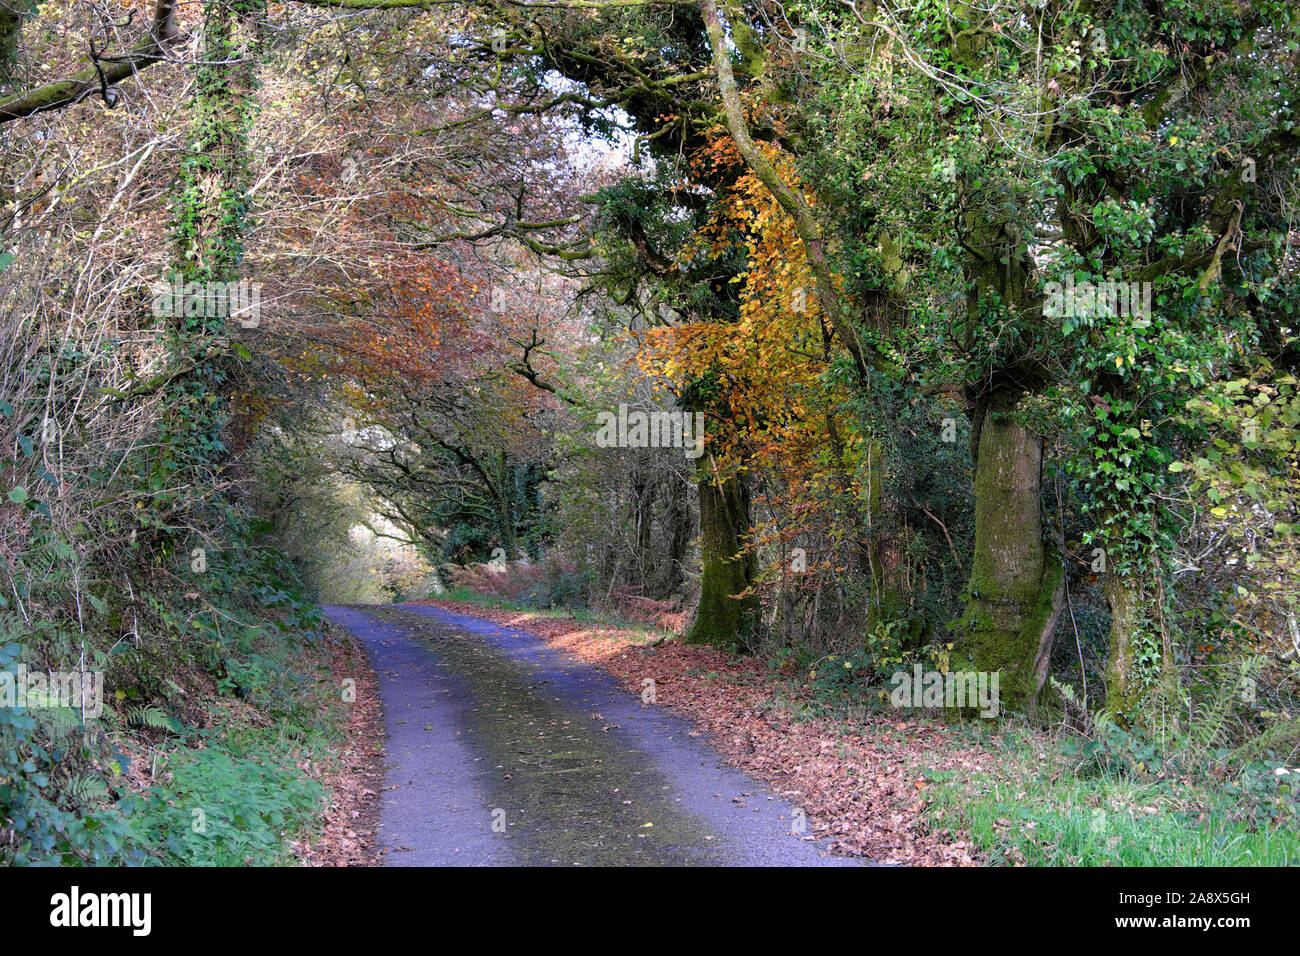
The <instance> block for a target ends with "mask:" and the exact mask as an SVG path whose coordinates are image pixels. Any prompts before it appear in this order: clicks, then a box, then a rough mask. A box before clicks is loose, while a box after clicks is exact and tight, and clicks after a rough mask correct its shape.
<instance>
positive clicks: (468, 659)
mask: <svg viewBox="0 0 1300 956" xmlns="http://www.w3.org/2000/svg"><path fill="white" fill-rule="evenodd" d="M326 610H327V613H328V615H329V617H330V619H331V620H333V621H334V622H335V623H336V624H339V625H340V626H342V627H345V628H347V629H348V630H349V631H351V632H352V633H353V634H355V635H356V636H357V637H358V638H359V639H360V640H361V641H362V643H363V644H364V646H365V648H366V652H367V654H368V655H369V657H370V661H371V664H372V665H373V667H374V669H375V672H376V673H377V674H378V677H379V687H380V694H381V696H382V698H383V706H384V719H385V725H386V730H387V735H388V736H387V754H386V764H385V783H384V793H383V800H382V806H381V811H380V830H379V833H380V841H381V844H382V846H383V848H384V850H385V851H386V857H385V859H386V862H387V864H388V865H390V866H393V865H395V866H429V865H461V866H487V865H503V864H504V865H511V864H514V865H560V866H573V865H607V866H620V865H623V866H626V865H631V866H637V865H674V864H676V865H724V866H725V865H748V866H843V865H855V864H856V863H858V862H859V861H855V860H850V859H845V858H842V857H832V856H828V855H827V854H825V853H824V852H823V850H822V848H821V847H820V846H819V845H818V844H817V843H816V842H814V841H810V840H807V839H804V838H802V837H801V835H800V834H798V833H793V832H792V830H797V829H800V826H799V820H800V815H799V813H798V812H797V810H796V808H795V807H794V806H793V805H791V804H789V803H788V802H786V801H783V800H781V799H779V798H777V797H775V796H774V795H773V794H772V793H771V792H770V791H769V790H768V789H766V788H765V787H764V786H763V785H761V784H759V783H757V782H756V781H754V780H753V779H751V778H750V777H748V776H746V775H745V774H744V773H742V772H740V771H738V770H735V769H732V768H728V767H726V766H724V764H723V761H722V758H721V757H720V756H719V755H718V754H717V753H716V752H715V751H714V750H712V749H711V748H710V747H708V746H707V745H706V744H704V743H702V742H701V741H700V740H698V739H695V738H692V737H691V736H689V734H690V727H689V725H688V724H687V723H686V722H685V721H683V720H682V719H680V718H678V717H676V716H674V715H672V714H670V713H668V712H667V711H666V710H664V709H663V708H660V707H656V706H654V705H649V706H645V705H643V704H642V702H641V700H640V699H638V698H637V697H635V696H633V695H631V694H629V693H628V692H627V691H625V690H624V689H622V688H621V687H619V686H618V684H617V683H616V681H615V680H614V679H613V678H612V677H610V676H609V675H608V674H606V673H604V672H603V671H600V670H598V669H596V668H593V667H591V666H589V665H586V664H583V663H581V662H578V661H576V660H573V659H570V658H568V657H567V656H565V655H563V654H561V653H559V652H557V651H555V650H553V649H552V648H550V647H548V646H547V645H546V644H545V643H544V642H543V641H541V640H540V639H539V638H537V637H535V636H533V635H531V634H528V633H526V632H522V631H516V630H511V629H506V628H501V627H498V626H497V625H494V624H491V623H489V622H487V621H483V620H480V619H478V618H475V617H470V616H467V615H463V614H455V613H452V612H450V611H444V610H441V609H438V608H433V607H426V606H417V605H397V606H368V607H365V608H359V607H329V608H327V609H326Z"/></svg>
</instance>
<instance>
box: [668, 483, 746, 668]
mask: <svg viewBox="0 0 1300 956" xmlns="http://www.w3.org/2000/svg"><path fill="white" fill-rule="evenodd" d="M703 460H706V461H707V460H708V459H703ZM699 492H700V559H701V574H700V603H699V607H698V609H697V610H696V613H695V623H694V625H692V627H691V629H690V631H689V632H688V633H687V635H686V641H687V642H688V643H692V644H711V645H713V646H714V647H732V646H737V645H743V644H744V642H745V640H746V638H747V637H748V635H749V633H750V631H751V630H752V628H753V625H754V623H755V621H756V619H757V616H758V597H757V595H754V594H745V593H743V592H746V591H747V590H748V589H749V588H750V586H751V585H752V584H753V583H754V579H755V576H756V574H757V571H758V564H757V558H756V556H755V554H754V552H753V549H752V548H750V546H749V542H748V540H747V539H748V533H749V490H748V489H747V488H746V487H745V483H744V481H743V479H741V477H740V476H739V475H736V474H729V475H720V474H716V473H713V472H712V469H711V468H709V467H707V466H706V467H705V468H703V469H702V476H701V479H700V482H699Z"/></svg>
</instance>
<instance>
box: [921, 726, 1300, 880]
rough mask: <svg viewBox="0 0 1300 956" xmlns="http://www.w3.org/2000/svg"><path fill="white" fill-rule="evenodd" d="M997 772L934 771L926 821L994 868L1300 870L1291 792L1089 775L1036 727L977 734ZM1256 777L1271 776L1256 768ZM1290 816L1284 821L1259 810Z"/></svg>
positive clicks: (1299, 831)
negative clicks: (1253, 795)
mask: <svg viewBox="0 0 1300 956" xmlns="http://www.w3.org/2000/svg"><path fill="white" fill-rule="evenodd" d="M976 733H977V734H978V735H979V736H983V737H985V738H987V739H985V740H984V743H985V745H986V746H990V747H991V748H992V750H993V752H994V755H995V757H996V760H995V761H994V765H995V766H996V768H997V770H996V774H992V773H985V774H975V775H958V774H956V773H954V772H952V771H948V772H946V773H934V772H930V773H926V772H925V770H924V768H923V767H918V770H919V772H921V773H922V774H924V775H925V776H926V777H927V778H928V779H929V780H930V781H931V782H932V783H933V784H935V785H936V786H934V787H933V788H932V791H931V793H932V799H931V802H930V804H929V805H928V807H927V809H926V811H925V813H926V818H927V821H928V823H929V824H930V825H931V826H932V827H934V828H936V829H940V830H949V831H953V832H954V833H965V834H967V835H968V837H967V838H968V839H969V840H970V841H971V843H972V844H973V845H974V848H975V849H976V850H978V851H979V852H981V853H982V854H983V855H985V856H986V858H987V859H988V861H989V862H990V863H992V864H995V865H997V864H1013V863H1014V864H1027V865H1030V866H1294V865H1296V864H1298V863H1300V828H1297V825H1296V820H1295V817H1294V803H1293V802H1292V801H1293V800H1294V798H1293V796H1292V795H1291V793H1292V792H1291V791H1289V790H1283V791H1282V792H1280V793H1274V794H1273V796H1272V797H1265V798H1263V799H1262V800H1257V801H1252V800H1250V799H1245V798H1242V797H1241V796H1240V793H1241V791H1240V790H1239V789H1235V788H1234V789H1229V788H1228V787H1226V786H1213V785H1209V784H1207V783H1206V782H1204V781H1199V782H1197V781H1193V780H1189V779H1186V778H1184V779H1179V780H1176V781H1175V780H1172V779H1168V778H1165V779H1161V778H1157V777H1154V776H1152V775H1149V774H1137V775H1132V774H1129V773H1123V772H1114V771H1104V772H1100V771H1092V772H1090V771H1088V770H1087V769H1086V768H1084V767H1081V766H1079V765H1078V763H1077V761H1075V760H1074V759H1073V758H1072V756H1071V755H1069V754H1067V753H1066V752H1065V749H1063V748H1062V747H1061V745H1060V742H1059V741H1057V740H1055V739H1053V738H1050V737H1047V736H1044V735H1041V734H1035V733H1033V732H1032V731H1030V730H1029V729H1028V728H1014V727H1013V728H1007V729H1004V730H1000V731H998V732H996V733H992V734H990V733H988V732H983V733H980V732H976ZM1245 773H1246V774H1247V775H1250V774H1264V776H1265V777H1267V776H1269V775H1270V774H1269V772H1268V771H1267V770H1265V769H1260V768H1258V767H1256V768H1252V769H1249V770H1247V771H1245ZM1288 806H1289V807H1290V808H1291V809H1290V810H1288V811H1286V812H1284V813H1282V814H1281V815H1280V818H1279V819H1276V820H1275V819H1272V818H1271V817H1270V816H1269V815H1268V813H1266V812H1261V811H1265V810H1267V808H1268V807H1273V808H1278V807H1282V808H1287V807H1288Z"/></svg>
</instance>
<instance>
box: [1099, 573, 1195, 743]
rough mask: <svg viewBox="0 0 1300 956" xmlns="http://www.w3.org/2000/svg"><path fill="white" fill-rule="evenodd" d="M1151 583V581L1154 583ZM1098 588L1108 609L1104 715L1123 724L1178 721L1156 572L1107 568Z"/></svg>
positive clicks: (1175, 682)
mask: <svg viewBox="0 0 1300 956" xmlns="http://www.w3.org/2000/svg"><path fill="white" fill-rule="evenodd" d="M1153 582H1154V583H1153ZM1103 589H1104V591H1105V594H1106V602H1107V603H1108V604H1109V605H1110V660H1109V662H1108V664H1107V666H1106V711H1107V713H1108V714H1109V715H1110V717H1111V718H1112V719H1113V720H1115V721H1116V722H1117V723H1119V724H1120V725H1122V726H1129V725H1132V724H1145V725H1147V726H1148V728H1150V727H1152V726H1153V725H1154V724H1156V723H1158V722H1163V720H1164V717H1165V716H1166V715H1168V716H1170V717H1171V719H1173V721H1174V722H1175V723H1177V716H1178V714H1179V708H1177V707H1170V706H1169V705H1170V703H1171V702H1172V701H1174V700H1175V699H1176V697H1177V691H1178V672H1177V670H1176V668H1175V666H1174V654H1173V647H1172V645H1171V642H1170V638H1169V632H1168V629H1167V627H1166V626H1165V622H1164V615H1163V613H1162V611H1161V605H1162V604H1163V595H1162V594H1161V593H1160V587H1159V577H1158V575H1156V574H1121V573H1116V570H1115V568H1114V567H1110V568H1108V569H1107V573H1106V576H1105V582H1104V584H1103Z"/></svg>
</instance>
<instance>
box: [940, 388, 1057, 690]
mask: <svg viewBox="0 0 1300 956" xmlns="http://www.w3.org/2000/svg"><path fill="white" fill-rule="evenodd" d="M1016 398H1017V394H1016V393H1015V392H1004V393H1002V394H1000V395H997V396H994V397H993V398H991V399H990V400H988V401H987V402H985V403H984V404H983V407H982V409H980V410H979V412H978V414H979V415H980V416H981V417H980V420H979V421H978V422H977V426H976V427H977V430H976V435H975V437H974V439H973V451H974V453H975V554H974V561H973V564H972V567H971V574H970V581H969V585H968V593H969V598H968V603H967V605H966V608H965V611H964V613H963V614H962V616H961V617H960V618H959V619H958V620H957V622H956V623H955V624H954V626H953V636H954V638H955V639H956V641H957V643H958V647H957V649H956V650H957V655H956V658H955V661H954V664H953V667H954V668H955V669H965V663H964V662H965V661H966V660H969V662H970V668H971V669H973V670H977V671H990V672H991V671H1001V672H1002V676H1001V678H1000V681H1001V683H1000V688H999V690H1000V693H1001V697H1002V702H1003V703H1004V705H1007V706H1011V707H1032V705H1033V702H1034V701H1035V699H1036V698H1037V696H1038V693H1039V691H1040V690H1041V689H1042V686H1043V682H1044V681H1045V680H1046V678H1047V667H1046V665H1047V658H1048V655H1049V654H1050V652H1051V637H1052V632H1053V631H1054V630H1055V625H1056V615H1057V613H1058V611H1059V608H1060V601H1061V595H1062V586H1063V582H1062V574H1061V566H1060V562H1059V561H1058V560H1057V559H1056V557H1055V556H1054V555H1052V554H1051V552H1050V551H1049V550H1048V549H1047V547H1046V546H1045V544H1044V541H1043V523H1042V511H1041V504H1040V491H1041V475H1042V439H1041V438H1040V437H1039V436H1037V435H1034V434H1032V433H1030V432H1029V431H1027V430H1026V429H1025V428H1023V427H1022V426H1021V425H1020V424H1018V423H1017V422H1016V421H1015V420H1014V418H1013V416H1012V414H1011V413H1012V410H1013V409H1014V407H1015V402H1016ZM956 661H962V663H957V662H956Z"/></svg>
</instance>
